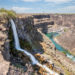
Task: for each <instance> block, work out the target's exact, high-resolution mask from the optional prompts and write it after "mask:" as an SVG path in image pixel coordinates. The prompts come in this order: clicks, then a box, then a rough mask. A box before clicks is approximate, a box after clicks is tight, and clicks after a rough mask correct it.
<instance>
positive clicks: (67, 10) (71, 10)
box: [56, 6, 75, 13]
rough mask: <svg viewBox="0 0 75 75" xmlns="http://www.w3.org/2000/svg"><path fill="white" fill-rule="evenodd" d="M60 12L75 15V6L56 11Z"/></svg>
mask: <svg viewBox="0 0 75 75" xmlns="http://www.w3.org/2000/svg"><path fill="white" fill-rule="evenodd" d="M56 10H57V11H58V12H62V13H63V12H64V13H75V6H67V7H64V8H60V9H56Z"/></svg>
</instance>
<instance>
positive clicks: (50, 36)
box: [46, 32, 75, 62]
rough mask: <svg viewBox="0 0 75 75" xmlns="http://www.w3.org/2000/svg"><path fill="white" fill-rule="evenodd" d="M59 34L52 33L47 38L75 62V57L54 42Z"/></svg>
mask: <svg viewBox="0 0 75 75" xmlns="http://www.w3.org/2000/svg"><path fill="white" fill-rule="evenodd" d="M58 35H59V33H56V32H51V33H47V34H46V36H47V37H49V39H50V40H51V41H52V43H53V44H54V45H55V47H56V49H57V50H59V51H61V52H63V53H64V54H65V55H66V56H67V57H68V58H70V59H71V60H72V61H74V62H75V56H73V55H72V54H71V53H69V52H68V51H67V50H66V49H64V48H63V47H62V46H61V45H59V44H58V43H56V42H55V41H54V37H56V36H58Z"/></svg>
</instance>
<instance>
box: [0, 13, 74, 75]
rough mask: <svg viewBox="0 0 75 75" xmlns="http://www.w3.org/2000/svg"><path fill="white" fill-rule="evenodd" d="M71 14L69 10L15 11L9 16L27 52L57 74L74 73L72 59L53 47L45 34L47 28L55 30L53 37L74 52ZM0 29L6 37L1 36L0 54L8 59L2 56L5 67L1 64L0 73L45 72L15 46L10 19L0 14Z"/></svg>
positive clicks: (30, 74)
mask: <svg viewBox="0 0 75 75" xmlns="http://www.w3.org/2000/svg"><path fill="white" fill-rule="evenodd" d="M74 16H75V15H71V14H17V17H16V18H14V19H13V20H14V23H15V24H16V29H17V33H18V36H19V39H20V45H21V47H22V48H23V49H25V50H27V51H28V52H30V53H31V54H32V55H33V56H34V57H35V58H36V59H37V60H38V61H39V62H40V63H41V64H44V65H47V67H48V68H50V69H52V70H53V71H55V72H57V73H59V74H60V75H75V62H73V61H72V60H70V59H69V58H67V57H66V55H65V54H64V53H62V52H60V51H58V50H56V47H55V45H54V44H53V43H52V41H51V40H50V39H49V38H48V37H47V36H46V35H45V34H46V33H50V32H58V33H59V34H60V35H59V36H57V37H55V41H56V42H57V43H58V44H60V45H61V46H62V47H63V48H65V49H66V50H68V51H70V53H71V54H73V55H74V52H75V50H74V49H75V48H74V47H75V46H74V43H75V42H74V41H75V39H74V37H75V36H74V26H75V22H74V20H75V17H74ZM0 31H1V33H2V35H1V36H0V38H1V37H2V36H3V37H4V39H6V40H2V42H5V44H4V43H3V44H1V45H0V47H1V48H0V49H1V54H0V55H1V56H0V58H2V56H3V57H4V56H5V57H6V56H7V59H8V60H7V59H4V58H2V59H3V60H2V61H1V62H3V61H4V64H5V66H6V68H7V69H5V67H2V68H3V69H4V71H2V70H3V69H2V70H0V73H1V72H2V73H3V72H6V73H7V75H16V74H19V75H47V73H46V71H45V70H44V69H42V68H41V67H38V66H37V65H32V63H31V60H30V58H29V57H28V56H27V55H25V54H24V53H23V52H19V51H17V50H16V49H15V47H14V38H13V35H12V33H13V32H12V29H11V23H10V22H9V20H7V19H6V18H4V17H2V18H1V17H0ZM3 33H5V34H3ZM5 35H6V36H7V37H6V36H5ZM70 39H72V40H70ZM0 42H1V41H0ZM7 42H8V43H7ZM72 44H73V45H72ZM68 46H69V47H68ZM2 48H4V49H2ZM7 64H8V65H7ZM52 65H54V66H52ZM0 66H1V65H0ZM24 70H25V71H24ZM22 71H24V72H22ZM2 73H1V74H2ZM3 75H6V74H3Z"/></svg>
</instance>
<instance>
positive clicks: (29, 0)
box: [22, 0, 40, 2]
mask: <svg viewBox="0 0 75 75" xmlns="http://www.w3.org/2000/svg"><path fill="white" fill-rule="evenodd" d="M22 1H24V2H37V1H40V0H22Z"/></svg>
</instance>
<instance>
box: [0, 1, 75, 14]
mask: <svg viewBox="0 0 75 75" xmlns="http://www.w3.org/2000/svg"><path fill="white" fill-rule="evenodd" d="M0 8H5V9H8V10H14V11H16V12H17V13H75V0H0Z"/></svg>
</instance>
